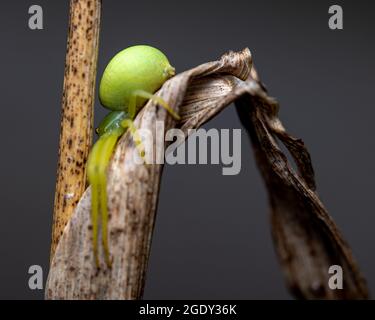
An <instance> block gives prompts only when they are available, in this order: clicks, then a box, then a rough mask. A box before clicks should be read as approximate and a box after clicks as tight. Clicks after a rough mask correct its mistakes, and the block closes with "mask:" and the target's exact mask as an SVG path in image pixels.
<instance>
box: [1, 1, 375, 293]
mask: <svg viewBox="0 0 375 320" xmlns="http://www.w3.org/2000/svg"><path fill="white" fill-rule="evenodd" d="M32 4H39V5H42V7H43V9H44V18H45V21H44V27H45V29H44V30H42V31H31V30H29V29H28V26H27V25H28V24H27V22H28V17H29V15H28V13H27V12H28V8H29V6H30V5H32ZM332 4H341V5H343V8H344V27H345V29H344V30H343V31H331V30H329V29H328V18H329V15H328V7H329V6H330V5H332ZM374 15H375V5H374V2H372V3H371V2H370V1H355V2H354V1H278V0H275V1H265V0H262V1H251V0H241V1H240V0H232V1H227V2H224V1H223V2H218V1H192V0H190V1H186V2H182V1H162V0H161V1H157V2H156V1H143V0H137V1H115V0H104V4H103V16H102V31H101V42H100V53H99V72H98V74H99V75H100V74H101V73H102V71H103V68H104V67H105V65H106V63H107V62H108V60H109V59H110V58H111V57H112V56H113V55H114V54H115V53H116V52H117V51H119V50H121V49H123V48H125V47H127V46H130V45H133V44H140V43H146V44H150V45H154V46H156V47H158V48H160V49H161V50H163V51H164V52H165V53H167V55H168V57H169V59H170V61H171V62H172V64H173V65H174V66H175V67H176V68H177V70H178V71H182V70H185V69H187V68H190V67H192V66H195V65H197V64H199V63H202V62H205V61H209V60H213V59H216V58H218V57H219V56H220V55H221V54H222V53H224V52H225V51H227V50H229V49H232V50H239V49H242V48H244V47H246V46H248V47H249V48H250V49H251V50H252V53H253V56H254V61H255V63H256V65H257V67H258V69H259V72H260V74H261V76H262V79H263V81H264V82H265V84H266V85H267V87H268V88H269V90H270V93H271V94H272V95H273V96H275V97H277V98H278V99H279V101H280V103H281V112H280V114H281V119H282V120H283V122H284V124H285V125H286V127H287V128H288V130H289V131H290V132H292V133H294V134H295V135H298V136H300V137H302V138H303V139H304V140H305V142H306V144H307V145H308V147H309V150H310V151H311V154H312V158H313V162H314V165H315V170H316V174H317V181H318V191H319V193H320V195H321V198H322V200H323V201H324V203H325V205H326V206H327V208H328V209H329V211H330V213H331V214H332V216H333V217H334V219H335V221H336V222H337V224H338V225H339V227H340V228H341V229H342V231H343V233H344V235H345V237H346V239H347V240H348V241H349V243H350V244H351V246H352V248H353V251H354V254H355V256H356V258H357V259H358V261H359V263H360V266H361V268H362V270H363V272H364V274H365V275H366V277H367V279H368V282H369V286H370V287H371V289H372V291H373V292H375V250H374V249H375V241H374V239H375V235H374V231H373V230H374V226H375V215H374V209H373V198H374V173H373V164H374V161H375V152H374V148H373V145H374V142H373V128H372V127H373V118H374V116H375V111H374V104H373V91H374V89H373V85H374V66H375V65H374V64H375V62H374V58H373V57H374V56H375V48H374V41H373V39H374V25H375V22H374ZM67 23H68V1H61V0H60V1H51V0H50V1H46V0H44V1H43V0H37V1H21V0H18V1H10V0H7V1H2V2H1V10H0V35H1V50H0V63H1V77H0V79H1V80H0V84H1V111H2V116H1V126H0V130H1V133H2V152H1V158H0V159H1V160H0V161H1V192H0V194H1V201H0V206H1V210H0V212H1V223H0V224H1V231H0V298H3V299H4V298H15V299H38V298H42V297H43V292H42V291H31V290H30V289H29V288H28V286H27V280H28V274H27V271H28V267H29V266H30V265H32V264H39V265H42V266H43V268H44V270H45V276H46V274H47V270H48V260H49V247H50V233H51V232H50V231H51V222H52V206H53V197H54V187H55V176H56V161H57V149H58V136H59V120H60V104H61V92H62V81H63V71H64V57H65V46H66V31H67ZM95 112H96V122H97V121H99V120H100V118H102V116H103V115H104V114H105V111H104V109H102V108H101V107H100V105H99V103H98V102H97V103H96V109H95ZM206 127H207V128H211V127H215V128H230V129H231V128H240V127H241V125H240V122H239V120H238V117H237V115H236V112H235V110H234V108H233V106H231V107H229V108H228V109H227V110H225V111H224V112H223V113H221V114H220V115H219V116H218V117H216V118H215V119H214V120H212V121H211V122H210V123H208V124H207V125H206ZM203 200H204V201H203ZM268 218H269V217H268V205H267V198H266V194H265V188H264V185H263V182H262V180H261V178H260V176H259V173H258V172H257V169H256V167H255V164H254V159H253V154H252V151H251V149H250V147H249V142H248V140H247V136H246V134H245V133H243V135H242V171H241V173H240V175H238V176H226V177H224V176H222V175H221V167H220V166H203V165H202V166H188V165H186V166H173V167H172V166H166V167H165V171H164V176H163V180H162V185H161V194H160V203H159V210H158V217H157V222H156V227H155V234H154V240H153V245H152V254H151V258H150V264H149V271H148V277H147V285H146V289H145V298H147V299H180V298H185V299H201V298H212V299H216V298H218V299H220V298H222V299H225V298H226V299H263V298H264V299H289V298H290V295H289V294H288V292H287V291H286V289H285V288H284V282H283V277H282V274H281V272H280V270H279V268H278V264H277V260H276V257H275V254H274V250H273V247H272V242H271V237H270V231H269V224H268Z"/></svg>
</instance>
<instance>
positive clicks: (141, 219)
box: [46, 49, 367, 299]
mask: <svg viewBox="0 0 375 320" xmlns="http://www.w3.org/2000/svg"><path fill="white" fill-rule="evenodd" d="M157 94H158V95H159V96H160V97H162V98H163V99H164V100H166V101H168V103H169V104H170V106H171V107H172V108H173V109H174V110H175V111H177V112H178V113H179V114H180V115H181V116H182V121H181V122H180V123H178V124H177V123H176V122H175V121H174V120H173V119H172V118H171V117H170V116H169V115H168V114H167V113H166V111H165V110H163V109H160V108H157V107H155V105H154V103H153V102H151V101H150V102H148V103H147V105H146V106H145V107H144V108H143V109H142V110H141V112H140V113H139V114H138V115H137V117H136V120H135V125H136V126H137V127H138V128H141V129H148V130H151V131H152V132H155V124H156V121H157V120H158V121H163V122H164V124H165V131H167V130H168V129H171V128H174V127H178V128H181V129H182V130H183V131H184V132H185V135H186V136H187V134H188V130H189V129H197V128H199V127H200V126H201V125H203V124H204V123H206V122H207V121H208V120H210V119H211V118H212V117H214V116H215V115H216V114H218V113H219V112H220V111H221V110H223V109H224V108H225V107H226V106H228V105H229V104H230V103H232V102H234V101H236V105H237V110H238V112H239V115H240V117H241V120H242V122H243V123H244V125H245V127H246V129H247V131H248V132H249V135H250V138H251V141H252V143H253V147H254V150H255V155H256V159H257V163H258V166H259V168H260V170H261V172H262V174H263V177H264V179H265V182H266V185H267V190H268V192H269V198H270V202H271V208H272V227H273V235H274V241H275V247H276V250H277V253H278V256H279V258H280V261H281V266H282V268H283V270H284V273H285V274H286V278H287V283H288V286H289V287H290V288H291V290H292V292H293V293H294V294H296V296H297V297H300V298H328V299H330V298H332V299H335V298H366V297H367V289H366V285H365V283H364V280H363V278H362V276H361V274H360V272H359V270H358V267H357V265H356V263H355V262H354V260H353V258H352V255H351V251H350V249H349V247H348V246H347V245H346V244H345V242H344V241H343V239H342V236H341V235H340V233H339V231H338V230H337V228H336V226H335V225H334V223H333V222H332V220H331V219H330V217H329V215H328V213H327V211H326V210H325V208H324V207H323V205H322V204H321V202H320V200H319V198H318V196H317V194H316V193H315V183H314V174H313V169H312V166H311V161H310V157H309V154H308V151H307V150H306V148H305V147H304V145H303V142H302V141H301V140H299V139H296V138H293V137H291V136H290V135H289V134H288V133H286V132H285V130H284V128H283V126H282V125H281V122H280V120H279V119H278V117H277V111H278V104H277V102H276V101H275V100H274V99H273V98H271V97H269V96H268V94H267V92H266V91H265V89H264V87H263V86H262V84H261V83H260V81H259V80H258V77H257V75H256V72H255V70H254V69H253V68H252V59H251V54H250V51H249V50H248V49H245V50H243V51H241V52H237V53H234V52H229V53H228V54H225V55H224V56H223V57H222V58H221V59H220V60H218V61H214V62H209V63H205V64H202V65H200V66H198V67H196V68H193V69H191V70H188V71H186V72H183V73H181V74H178V75H177V76H175V77H174V78H172V79H170V80H169V81H167V82H166V83H165V84H164V85H163V87H162V88H161V89H160V90H159V91H158V93H157ZM153 137H154V139H155V137H156V135H155V134H154V135H153ZM277 138H278V139H279V140H280V141H282V142H283V143H284V144H285V145H286V146H287V147H288V149H289V150H290V152H291V154H292V155H293V156H294V158H295V161H296V163H297V165H298V168H299V173H296V172H294V170H293V169H292V168H291V167H290V166H289V164H288V161H287V158H286V156H285V155H284V154H283V152H282V151H281V150H280V149H279V147H278V145H277V142H276V139H277ZM160 140H161V139H159V140H156V139H155V140H153V147H154V150H162V149H163V150H164V148H165V147H166V145H164V144H165V141H164V140H161V141H160ZM136 152H138V151H137V149H136V148H135V146H134V144H133V141H132V139H131V137H130V135H129V134H128V133H126V134H125V135H124V136H123V137H122V138H121V139H120V141H119V143H118V146H117V149H116V152H115V154H114V156H113V159H112V162H111V164H110V167H109V170H108V196H109V199H108V204H109V212H110V220H109V230H110V235H109V242H110V251H111V254H112V257H113V265H112V269H108V268H107V267H106V265H105V262H104V261H101V268H100V269H97V268H96V266H95V263H94V258H93V254H92V252H93V250H92V242H91V231H90V229H91V221H90V205H91V199H90V196H91V190H90V188H88V189H87V190H86V192H85V193H84V195H83V196H82V198H81V200H80V202H79V203H78V206H77V208H76V211H75V213H74V215H73V216H72V218H71V220H70V221H69V223H68V225H67V227H66V228H65V230H64V234H63V236H62V238H61V240H60V243H59V245H58V247H57V251H56V254H55V257H54V259H53V261H52V265H51V270H50V273H49V276H48V280H47V287H46V298H47V299H140V298H141V297H142V294H143V289H144V284H145V273H146V269H147V263H148V258H149V254H150V246H151V239H152V233H153V228H154V222H155V213H156V207H157V202H158V201H157V200H158V194H159V184H160V179H161V174H162V169H163V165H160V164H152V165H147V164H145V165H138V164H135V163H134V159H135V153H136ZM155 153H156V154H157V151H156V152H155ZM250 237H251V235H249V239H248V241H250ZM244 241H246V239H245V240H244ZM101 255H102V252H101ZM333 264H339V265H341V266H342V267H343V269H344V273H343V275H344V290H330V289H329V288H328V268H329V267H330V266H331V265H333Z"/></svg>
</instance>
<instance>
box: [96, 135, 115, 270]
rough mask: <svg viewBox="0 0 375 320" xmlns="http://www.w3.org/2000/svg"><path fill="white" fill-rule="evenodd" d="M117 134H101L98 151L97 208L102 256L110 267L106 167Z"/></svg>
mask: <svg viewBox="0 0 375 320" xmlns="http://www.w3.org/2000/svg"><path fill="white" fill-rule="evenodd" d="M118 138H119V136H118V135H117V134H113V133H110V134H107V135H104V136H102V137H101V138H100V139H103V140H104V141H103V146H102V149H101V153H100V158H99V159H100V160H99V161H100V166H99V167H100V169H99V170H98V176H99V208H100V212H101V230H102V244H103V249H104V256H105V260H106V263H107V266H109V267H111V264H112V263H111V259H110V254H109V246H108V203H107V167H108V163H109V161H110V159H111V155H112V153H113V149H114V147H115V145H116V142H117V140H118Z"/></svg>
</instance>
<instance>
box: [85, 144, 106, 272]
mask: <svg viewBox="0 0 375 320" xmlns="http://www.w3.org/2000/svg"><path fill="white" fill-rule="evenodd" d="M102 146H103V140H102V139H99V140H98V141H97V142H96V143H95V145H94V146H93V148H92V150H91V152H90V155H89V158H88V161H87V178H88V180H89V182H90V184H91V223H92V246H93V250H94V259H95V263H96V265H97V266H99V258H98V229H99V224H98V216H99V167H100V154H101V149H102Z"/></svg>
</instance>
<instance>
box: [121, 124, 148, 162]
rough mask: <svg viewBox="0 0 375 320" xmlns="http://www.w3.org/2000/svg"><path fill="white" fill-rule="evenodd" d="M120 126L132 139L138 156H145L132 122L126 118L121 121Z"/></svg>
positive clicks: (140, 140)
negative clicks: (127, 130)
mask: <svg viewBox="0 0 375 320" xmlns="http://www.w3.org/2000/svg"><path fill="white" fill-rule="evenodd" d="M121 125H122V127H123V128H124V129H129V132H130V134H131V136H132V138H133V141H134V144H135V146H136V147H137V149H138V151H139V154H140V156H141V157H142V158H144V156H145V150H144V146H143V143H142V139H141V137H140V136H139V134H138V131H137V128H136V127H135V125H134V122H133V120H131V119H129V118H127V119H124V120H122V122H121Z"/></svg>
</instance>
